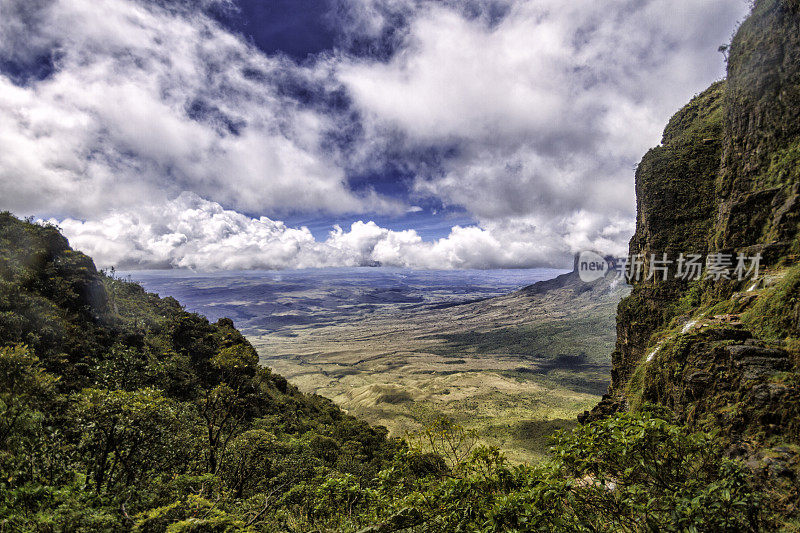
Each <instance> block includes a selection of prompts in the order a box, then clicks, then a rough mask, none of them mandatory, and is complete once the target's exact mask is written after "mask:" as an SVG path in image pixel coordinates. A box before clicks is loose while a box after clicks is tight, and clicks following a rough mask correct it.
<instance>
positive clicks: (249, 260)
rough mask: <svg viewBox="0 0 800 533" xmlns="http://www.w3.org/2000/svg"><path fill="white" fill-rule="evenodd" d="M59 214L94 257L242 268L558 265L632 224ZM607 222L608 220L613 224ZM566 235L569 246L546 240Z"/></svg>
mask: <svg viewBox="0 0 800 533" xmlns="http://www.w3.org/2000/svg"><path fill="white" fill-rule="evenodd" d="M50 222H52V223H58V224H59V225H60V226H61V228H62V229H63V231H64V234H65V235H66V236H67V237H68V238H69V240H70V244H71V245H72V246H73V247H74V248H76V249H79V250H82V251H84V252H86V253H88V254H89V255H91V256H92V257H93V258H94V259H95V262H96V263H97V265H98V266H100V267H110V266H116V267H118V268H123V269H136V268H192V269H198V270H220V269H222V270H224V269H235V270H246V269H284V268H315V267H327V266H364V265H374V264H381V265H384V266H400V267H410V268H431V269H454V268H516V267H525V266H529V265H531V264H538V265H549V266H563V264H564V262H565V261H568V259H569V257H571V255H572V254H573V253H574V252H576V251H577V250H581V249H589V248H595V249H602V250H607V251H612V252H618V253H621V252H622V250H621V248H619V247H618V246H617V247H616V248H614V246H615V243H616V242H617V240H618V239H619V235H620V234H626V233H630V231H631V230H632V228H631V227H630V225H626V224H625V223H624V221H623V222H620V221H616V222H614V221H608V220H598V219H592V218H591V217H584V216H580V217H577V218H576V219H571V220H564V221H562V222H561V223H560V224H559V225H558V231H561V232H562V234H561V235H557V234H552V233H548V232H553V229H552V228H551V227H550V226H548V227H547V229H546V230H540V229H539V228H538V227H537V226H536V224H535V222H534V221H531V220H514V221H505V222H503V223H502V224H497V223H492V224H488V225H486V226H485V227H478V226H470V227H460V226H456V227H454V228H453V229H452V230H451V232H450V234H449V235H448V236H447V237H445V238H442V239H438V240H436V241H432V242H425V241H423V240H422V238H421V237H420V236H419V235H418V234H417V232H416V231H414V230H406V231H393V230H389V229H386V228H381V227H380V226H378V225H377V224H375V223H374V222H372V221H370V222H362V221H358V222H354V223H353V224H352V225H351V226H350V228H349V231H345V230H344V229H342V228H341V227H338V226H336V227H335V228H334V229H333V230H332V231H331V232H330V234H329V235H328V237H327V238H326V239H325V240H324V241H317V240H315V239H314V237H313V236H312V234H311V232H310V231H309V230H308V229H307V228H290V227H287V226H286V225H285V224H284V223H282V222H279V221H275V220H271V219H269V218H267V217H260V218H250V217H247V216H245V215H242V214H240V213H237V212H235V211H232V210H226V209H223V208H222V207H221V206H220V205H219V204H217V203H215V202H210V201H208V200H204V199H202V198H200V197H198V196H197V195H195V194H192V193H183V194H181V195H180V196H178V197H177V198H176V199H174V200H171V201H169V202H166V203H164V204H153V205H151V206H148V207H146V208H137V209H135V210H121V211H115V212H113V213H111V214H109V215H107V216H105V217H102V218H99V219H95V220H92V221H80V220H76V219H70V218H68V219H65V220H62V221H60V222H59V221H57V220H51V221H50ZM615 224H616V225H615ZM567 240H568V241H570V243H571V245H570V246H565V245H563V244H562V245H559V246H553V244H552V243H554V242H555V243H563V242H565V241H567Z"/></svg>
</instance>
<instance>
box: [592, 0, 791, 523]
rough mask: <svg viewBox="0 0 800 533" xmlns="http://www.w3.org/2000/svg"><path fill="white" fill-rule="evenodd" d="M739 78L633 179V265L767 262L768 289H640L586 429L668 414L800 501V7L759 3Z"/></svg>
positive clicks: (748, 25) (733, 284) (700, 99)
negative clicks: (689, 256) (688, 260)
mask: <svg viewBox="0 0 800 533" xmlns="http://www.w3.org/2000/svg"><path fill="white" fill-rule="evenodd" d="M729 54H730V55H729V60H728V76H727V79H726V80H724V81H720V82H718V83H715V84H714V85H712V86H711V87H710V88H709V89H708V90H706V91H705V92H703V93H702V94H700V95H698V96H696V97H695V98H694V99H693V100H692V101H691V102H690V103H689V104H688V105H687V106H686V107H685V108H683V109H682V110H680V111H679V112H678V113H677V114H676V115H675V116H674V117H673V118H672V120H670V122H669V124H668V125H667V127H666V129H665V130H664V136H663V139H662V142H661V145H660V146H658V147H656V148H653V149H652V150H650V151H649V152H648V153H647V154H646V155H645V156H644V158H643V159H642V161H641V163H640V164H639V166H638V169H637V172H636V189H637V198H638V219H637V228H636V234H635V235H634V236H633V238H632V239H631V242H630V253H631V255H635V254H642V255H643V257H644V258H646V259H645V261H646V262H648V261H649V258H651V256H652V255H653V254H654V255H655V257H662V254H664V253H666V254H668V256H669V257H673V258H674V257H677V256H678V254H679V253H698V254H702V255H703V256H704V257H707V256H708V254H713V253H723V254H731V255H730V257H731V259H732V262H733V265H735V264H736V257H737V255H738V254H744V255H745V256H747V257H754V256H756V255H757V254H760V256H761V258H762V259H761V274H760V275H759V276H758V278H757V280H755V281H754V280H753V279H750V278H748V279H742V280H739V279H737V277H735V276H730V277H731V278H733V279H725V278H724V277H723V278H721V279H719V280H715V279H698V280H694V281H684V280H680V279H674V274H675V272H676V271H675V269H674V268H676V267H673V270H671V271H670V279H668V280H667V281H663V280H658V279H657V278H656V279H653V280H650V281H643V280H641V281H638V282H634V283H633V292H632V294H631V295H630V297H628V298H627V299H625V300H624V301H623V302H622V303H621V304H620V306H619V311H618V315H617V345H616V349H615V351H614V354H613V363H614V368H613V372H612V377H613V383H612V387H611V390H610V392H609V394H608V395H607V396H606V397H605V398H604V400H603V402H601V404H600V405H599V406H597V407H596V408H595V409H594V410H593V411H592V413H587V415H586V416H585V417H584V420H592V419H598V418H602V417H603V416H606V415H607V414H609V413H612V412H617V411H624V410H633V411H635V410H637V409H638V408H640V406H642V405H643V404H644V403H645V402H653V403H657V404H660V405H663V406H666V407H668V408H670V409H671V410H672V411H674V412H675V413H676V414H677V416H678V417H679V419H680V420H681V421H682V422H683V423H686V424H688V426H689V427H693V428H697V429H704V430H710V431H719V439H720V440H721V441H722V442H724V443H725V446H726V448H727V453H728V454H729V455H731V456H735V457H741V458H742V459H743V460H746V461H747V462H748V464H749V465H750V467H751V469H752V470H753V471H754V473H755V474H756V475H757V476H758V478H759V479H761V480H762V481H765V482H768V483H773V484H774V485H775V486H777V487H783V488H781V489H776V490H777V491H778V492H780V493H781V494H783V495H782V498H783V500H782V501H783V502H784V504H785V505H786V509H787V510H788V511H790V512H791V513H797V512H798V505H799V504H800V494H799V493H798V490H797V487H798V486H800V483H798V480H800V477H798V476H800V369H799V368H798V363H800V303H799V302H800V267H799V266H797V259H798V257H799V255H798V253H799V252H800V233H799V232H798V230H799V229H800V203H799V202H800V196H799V195H798V187H800V165H799V164H798V163H800V159H799V158H800V92H798V88H799V87H800V3H798V2H797V1H795V0H761V1H758V2H756V3H755V7H754V9H753V12H752V14H751V16H750V17H749V18H748V19H747V20H746V21H745V22H744V23H743V24H742V25H741V27H740V28H739V30H738V31H737V33H736V35H735V37H734V39H733V41H732V43H731V45H730V48H729ZM783 491H786V492H783Z"/></svg>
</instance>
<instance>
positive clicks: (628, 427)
mask: <svg viewBox="0 0 800 533" xmlns="http://www.w3.org/2000/svg"><path fill="white" fill-rule="evenodd" d="M0 274H1V276H0V295H1V296H2V299H0V312H2V313H3V315H2V318H3V321H2V322H0V324H2V325H1V326H0V410H2V414H3V417H2V419H0V431H1V432H2V433H0V437H2V440H0V530H10V531H76V532H82V531H86V532H89V531H92V532H93V531H114V532H117V531H141V532H148V533H149V532H153V533H155V532H175V533H177V532H233V531H363V533H367V532H387V531H400V530H404V529H405V530H409V531H425V532H452V531H475V532H478V531H480V532H492V531H498V532H499V531H621V530H622V531H625V530H627V531H650V530H653V529H654V528H656V526H657V527H658V528H659V529H665V530H673V531H678V530H681V531H690V530H693V529H694V530H698V531H699V530H714V531H726V530H729V531H746V530H753V529H757V528H758V527H760V525H761V522H760V520H761V516H760V515H759V513H758V504H759V498H758V495H757V493H756V492H754V490H753V489H752V488H751V487H750V486H749V485H748V479H747V477H746V476H745V475H744V474H743V471H742V469H741V467H740V465H738V464H737V463H734V462H732V461H728V460H726V459H723V456H722V454H721V453H720V449H719V447H717V446H716V445H715V440H714V439H713V438H712V437H711V436H708V435H703V434H695V433H690V432H688V431H687V430H686V429H684V428H682V427H680V426H678V425H675V424H674V423H672V422H671V421H670V420H669V417H668V416H667V415H666V414H665V413H656V412H650V411H648V412H645V413H643V414H640V415H633V414H630V415H620V416H617V417H614V418H611V419H609V420H606V421H604V422H600V423H595V424H591V425H587V426H582V427H579V428H578V429H577V430H576V431H575V432H574V433H571V434H566V433H565V434H562V435H561V436H560V437H559V439H558V442H557V443H556V447H555V450H554V458H553V460H552V462H550V463H547V464H543V465H540V466H537V467H531V466H525V465H522V466H514V465H510V464H509V463H508V462H507V461H506V459H505V457H504V456H503V455H502V454H501V453H500V452H499V451H498V450H497V449H496V448H486V447H476V446H475V438H474V434H472V433H471V432H469V431H467V430H465V429H464V428H462V427H460V426H458V425H457V424H454V423H453V422H452V421H450V420H447V419H438V420H434V421H433V423H432V424H431V425H430V426H429V427H427V428H426V429H424V430H423V431H420V432H418V433H416V434H414V435H410V436H409V439H408V442H407V443H400V442H397V441H392V440H388V439H387V438H386V431H385V429H381V428H371V427H369V426H368V425H366V424H364V423H363V422H360V421H358V420H356V419H354V418H353V417H350V416H347V415H346V414H344V413H343V412H342V411H341V410H339V409H338V408H337V407H336V406H335V405H334V404H333V403H332V402H330V401H329V400H326V399H324V398H320V397H318V396H309V395H304V394H301V393H299V392H298V391H297V389H296V388H294V387H292V386H291V385H289V384H288V383H287V382H286V380H285V379H283V378H281V377H280V376H277V375H275V374H272V373H271V372H269V371H268V370H266V369H264V368H261V367H259V366H258V358H257V356H256V353H255V350H254V349H253V347H252V346H251V345H250V344H249V343H248V342H247V341H246V340H245V339H244V337H242V336H241V334H240V333H239V332H238V331H236V329H235V328H234V327H233V324H232V322H230V321H229V320H220V321H218V322H217V323H215V324H211V323H209V322H208V321H207V320H206V319H204V318H203V317H200V316H198V315H194V314H191V313H187V312H186V311H185V310H183V309H182V308H181V307H180V305H179V304H178V303H177V302H175V301H174V300H171V299H160V298H158V297H157V296H155V295H151V294H147V293H146V292H145V291H143V290H142V289H141V287H139V286H138V285H135V284H131V283H126V282H124V281H121V280H117V279H113V278H108V277H104V276H103V275H101V274H99V273H97V272H96V271H95V270H94V267H93V266H91V261H90V260H89V259H88V258H85V257H84V256H82V255H81V254H78V253H76V252H73V251H72V250H70V249H69V248H68V246H67V245H66V241H64V240H63V238H61V237H60V236H59V235H58V233H57V231H56V230H55V229H54V228H50V227H42V226H36V225H32V224H28V223H23V222H21V221H18V220H16V219H13V217H10V216H8V215H0ZM23 343H28V344H27V345H24V344H23ZM612 484H613V485H612Z"/></svg>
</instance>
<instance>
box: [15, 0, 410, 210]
mask: <svg viewBox="0 0 800 533" xmlns="http://www.w3.org/2000/svg"><path fill="white" fill-rule="evenodd" d="M2 11H3V12H4V14H5V13H9V12H16V13H19V14H21V15H20V16H19V17H17V18H14V17H9V18H6V17H5V16H4V17H3V18H2V21H0V55H3V54H5V56H6V57H11V55H12V52H13V55H14V56H15V57H17V58H18V59H19V57H18V56H22V55H24V53H25V52H26V50H27V52H28V55H29V56H31V57H30V58H28V59H29V60H31V58H36V57H38V56H39V55H41V54H42V53H44V52H45V51H48V53H49V51H55V52H54V53H55V54H56V56H57V60H56V71H55V72H54V73H53V75H52V76H51V77H48V78H46V79H44V80H41V81H36V82H33V83H30V84H28V85H24V86H19V85H15V84H14V83H12V82H11V80H10V79H9V78H7V77H5V76H1V75H0V144H2V146H3V147H4V150H3V154H2V155H0V208H11V209H15V210H18V211H23V212H31V211H34V212H46V213H52V214H62V215H72V216H75V215H80V216H86V217H92V216H95V215H96V214H97V213H98V212H103V211H105V210H107V209H109V208H113V207H126V206H130V205H135V204H137V203H147V202H149V201H151V200H152V199H153V198H154V197H155V198H159V199H162V200H163V199H165V198H167V197H168V196H174V195H176V194H178V193H180V192H181V191H183V190H190V191H193V192H196V193H197V194H200V195H202V196H204V197H206V198H208V199H211V200H213V201H217V202H221V203H224V204H226V205H228V206H231V207H234V208H237V209H240V210H247V211H251V212H252V211H266V210H269V211H273V212H282V211H296V210H322V211H327V212H334V213H343V212H359V211H361V210H364V209H371V210H373V211H387V210H388V211H392V210H398V209H402V207H401V206H399V205H396V204H397V203H398V202H393V201H391V200H387V199H382V198H378V197H377V196H375V195H374V194H367V195H357V194H354V193H353V192H352V191H350V190H349V188H348V187H347V185H346V183H345V175H344V171H343V169H342V168H341V167H340V166H339V165H337V164H336V162H335V161H334V156H333V154H331V153H329V151H327V150H326V149H325V148H324V147H323V142H322V141H323V137H324V135H325V134H326V132H327V131H329V130H331V129H333V128H335V127H336V126H335V124H334V123H333V122H332V119H331V117H329V116H327V115H326V114H324V113H316V112H313V111H311V110H308V109H304V108H302V107H301V106H300V105H298V103H297V102H296V101H294V100H293V99H292V98H290V97H285V96H280V95H279V94H278V93H277V91H276V90H275V89H274V87H273V86H272V85H270V83H269V80H270V79H271V78H273V77H276V76H278V75H280V74H282V73H285V72H286V71H298V73H299V74H298V75H305V76H312V75H315V73H314V72H305V73H304V72H302V71H301V70H300V69H299V67H297V66H296V65H294V64H292V63H291V62H289V61H288V60H285V59H280V58H269V57H266V56H264V55H263V54H261V53H259V52H258V51H256V50H255V49H254V48H252V47H251V46H249V45H248V44H246V43H245V42H244V41H243V40H242V39H240V38H238V37H235V36H234V35H232V34H230V33H228V32H227V31H226V30H224V29H222V28H221V27H220V26H219V25H218V24H217V23H215V22H214V21H212V20H211V19H210V18H208V17H206V16H204V15H202V14H200V12H199V11H196V10H192V9H180V8H177V9H175V10H172V11H168V10H166V9H163V8H160V7H157V6H156V5H154V4H145V3H140V2H136V1H130V0H58V1H53V2H38V3H27V2H22V1H21V0H2ZM22 15H24V16H22ZM22 19H25V20H29V21H32V22H31V23H30V24H28V25H24V26H21V22H20V20H22ZM15 22H16V24H15ZM20 32H25V35H26V36H30V38H31V44H30V45H27V44H26V43H25V41H24V40H22V38H21V37H19V36H18V35H17V34H19V33H20ZM24 59H25V58H24V57H23V58H22V60H24ZM231 130H236V132H232V131H231Z"/></svg>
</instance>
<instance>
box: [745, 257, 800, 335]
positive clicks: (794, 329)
mask: <svg viewBox="0 0 800 533" xmlns="http://www.w3.org/2000/svg"><path fill="white" fill-rule="evenodd" d="M742 318H743V320H744V321H745V322H747V324H748V325H749V326H750V327H751V328H752V329H753V330H754V331H756V332H757V333H759V334H760V335H762V336H764V337H766V338H768V339H772V340H786V339H797V338H798V337H800V266H795V267H793V268H790V269H788V270H787V271H786V273H785V274H784V277H783V279H782V280H781V281H780V282H779V283H777V284H776V285H775V286H773V287H769V288H768V289H765V290H764V293H763V294H762V295H761V296H760V297H759V298H758V299H757V300H756V302H755V303H754V304H753V306H752V307H751V308H750V309H748V310H747V311H746V312H745V313H744V314H743V317H742Z"/></svg>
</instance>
